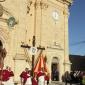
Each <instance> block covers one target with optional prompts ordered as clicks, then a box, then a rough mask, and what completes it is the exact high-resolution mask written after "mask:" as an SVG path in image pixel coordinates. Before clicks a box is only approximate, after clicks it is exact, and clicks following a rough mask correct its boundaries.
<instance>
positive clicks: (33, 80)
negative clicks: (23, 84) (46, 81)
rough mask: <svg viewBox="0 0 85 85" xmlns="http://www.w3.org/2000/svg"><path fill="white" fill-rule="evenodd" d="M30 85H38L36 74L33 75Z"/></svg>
mask: <svg viewBox="0 0 85 85" xmlns="http://www.w3.org/2000/svg"><path fill="white" fill-rule="evenodd" d="M32 85H38V81H37V74H36V73H34V77H33V79H32Z"/></svg>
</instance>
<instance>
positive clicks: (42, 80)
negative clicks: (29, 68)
mask: <svg viewBox="0 0 85 85" xmlns="http://www.w3.org/2000/svg"><path fill="white" fill-rule="evenodd" d="M37 76H38V85H45V73H44V68H41V70H40V71H39V72H38V74H37Z"/></svg>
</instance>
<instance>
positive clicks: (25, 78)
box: [20, 68, 32, 85]
mask: <svg viewBox="0 0 85 85" xmlns="http://www.w3.org/2000/svg"><path fill="white" fill-rule="evenodd" d="M20 77H21V85H31V84H32V82H31V75H30V72H29V69H28V68H25V71H23V72H22V73H21V74H20Z"/></svg>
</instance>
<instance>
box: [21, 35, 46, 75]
mask: <svg viewBox="0 0 85 85" xmlns="http://www.w3.org/2000/svg"><path fill="white" fill-rule="evenodd" d="M32 46H33V47H35V36H33V40H32ZM21 47H23V48H29V49H30V48H31V46H29V45H21ZM37 49H38V50H45V48H44V47H37ZM34 59H35V55H32V76H33V69H34Z"/></svg>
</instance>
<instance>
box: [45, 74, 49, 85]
mask: <svg viewBox="0 0 85 85" xmlns="http://www.w3.org/2000/svg"><path fill="white" fill-rule="evenodd" d="M49 78H50V77H49V74H48V73H46V74H45V85H48V84H49Z"/></svg>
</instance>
